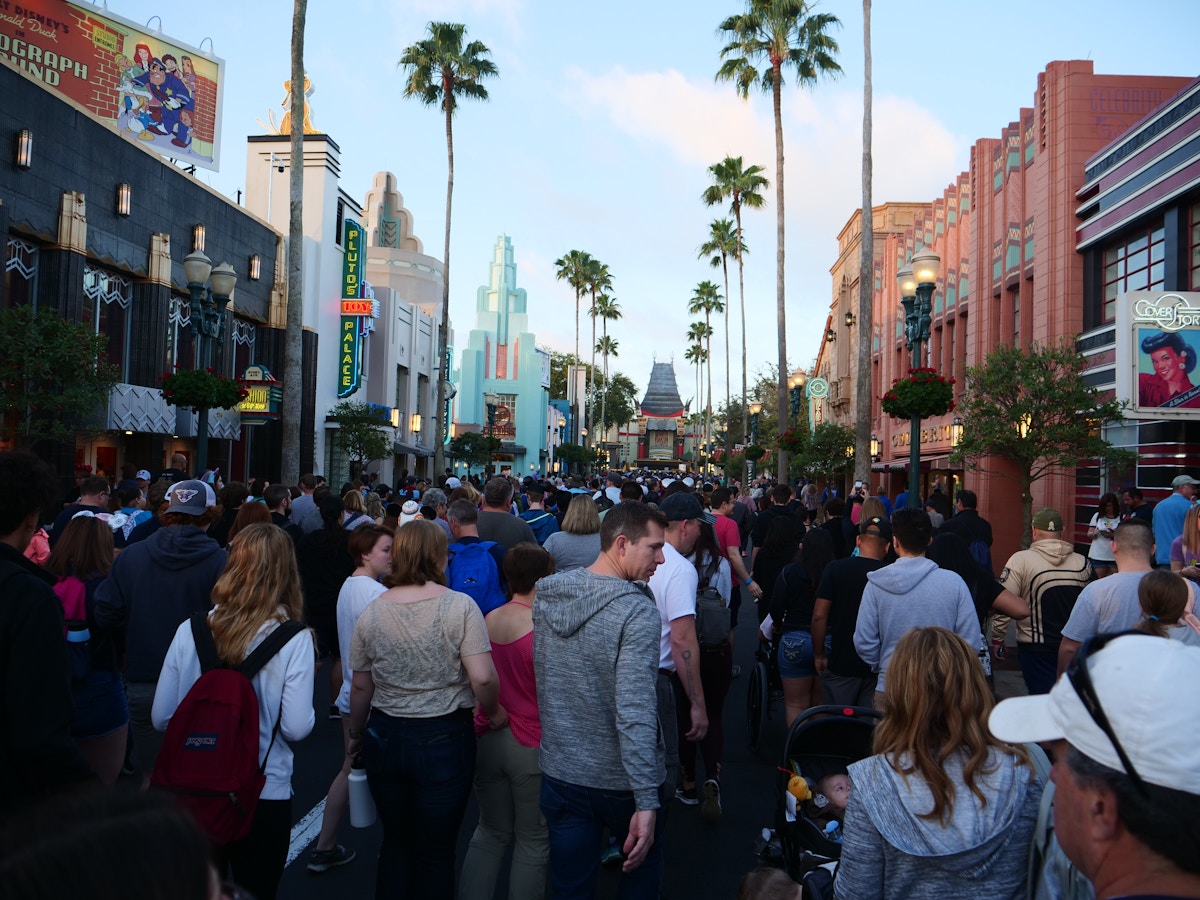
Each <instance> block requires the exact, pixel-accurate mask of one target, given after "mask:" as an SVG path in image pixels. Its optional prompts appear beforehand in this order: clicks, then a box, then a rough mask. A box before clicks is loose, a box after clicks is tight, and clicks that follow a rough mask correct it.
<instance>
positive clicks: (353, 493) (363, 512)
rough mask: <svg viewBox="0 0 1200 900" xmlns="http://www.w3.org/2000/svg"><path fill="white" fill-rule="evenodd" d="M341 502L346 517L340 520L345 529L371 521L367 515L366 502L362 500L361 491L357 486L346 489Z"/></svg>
mask: <svg viewBox="0 0 1200 900" xmlns="http://www.w3.org/2000/svg"><path fill="white" fill-rule="evenodd" d="M342 503H343V504H344V505H345V507H346V518H344V519H343V520H342V527H343V528H345V529H346V530H347V531H350V530H351V529H352V528H357V527H358V526H359V525H366V524H367V523H368V522H370V521H371V519H370V517H369V516H368V515H367V504H366V502H364V500H363V495H362V491H360V490H359V489H358V488H355V489H354V490H350V491H346V493H345V494H343V495H342Z"/></svg>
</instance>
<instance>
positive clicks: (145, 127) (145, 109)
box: [121, 95, 154, 141]
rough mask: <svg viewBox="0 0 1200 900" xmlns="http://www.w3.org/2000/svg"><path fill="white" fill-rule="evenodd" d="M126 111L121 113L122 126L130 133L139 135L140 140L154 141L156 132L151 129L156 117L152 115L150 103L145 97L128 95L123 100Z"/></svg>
mask: <svg viewBox="0 0 1200 900" xmlns="http://www.w3.org/2000/svg"><path fill="white" fill-rule="evenodd" d="M122 102H123V104H124V107H125V111H124V112H123V113H122V114H121V122H122V126H123V127H124V129H125V130H126V131H128V132H129V133H130V134H133V135H137V139H138V140H139V141H152V140H154V134H153V133H152V132H151V131H150V129H151V128H152V127H153V126H154V119H152V118H151V117H150V108H149V106H150V105H149V103H148V102H147V100H146V98H145V97H135V96H132V95H126V96H125V97H124V98H123V100H122Z"/></svg>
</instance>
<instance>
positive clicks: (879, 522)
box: [858, 516, 892, 541]
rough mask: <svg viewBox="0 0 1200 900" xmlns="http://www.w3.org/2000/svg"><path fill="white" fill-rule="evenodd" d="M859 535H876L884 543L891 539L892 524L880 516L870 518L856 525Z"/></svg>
mask: <svg viewBox="0 0 1200 900" xmlns="http://www.w3.org/2000/svg"><path fill="white" fill-rule="evenodd" d="M858 533H859V534H877V535H879V536H880V537H881V538H883V539H884V540H885V541H890V540H891V539H892V523H891V522H889V521H888V520H887V519H885V518H883V517H882V516H871V518H869V519H863V520H862V521H861V522H859V523H858Z"/></svg>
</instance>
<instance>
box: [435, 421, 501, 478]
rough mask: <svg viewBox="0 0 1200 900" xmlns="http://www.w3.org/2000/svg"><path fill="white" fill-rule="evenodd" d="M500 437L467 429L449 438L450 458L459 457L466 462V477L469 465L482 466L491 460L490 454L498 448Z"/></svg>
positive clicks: (468, 475)
mask: <svg viewBox="0 0 1200 900" xmlns="http://www.w3.org/2000/svg"><path fill="white" fill-rule="evenodd" d="M500 446H501V442H500V438H498V437H493V436H492V435H490V434H482V433H480V432H478V431H468V432H465V433H463V434H460V435H458V436H457V437H454V438H451V439H450V444H449V447H448V449H449V452H450V456H451V458H452V459H461V460H462V461H463V462H465V463H466V464H467V477H468V478H470V477H471V467H472V466H479V467H480V468H484V467H485V466H487V464H488V463H490V462H491V461H492V454H493V453H495V452H496V451H497V450H499V449H500Z"/></svg>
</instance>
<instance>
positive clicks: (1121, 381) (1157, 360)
mask: <svg viewBox="0 0 1200 900" xmlns="http://www.w3.org/2000/svg"><path fill="white" fill-rule="evenodd" d="M1198 354H1200V293H1178V292H1162V291H1129V292H1128V293H1126V294H1124V295H1122V296H1121V297H1119V298H1118V300H1117V397H1118V399H1121V400H1126V401H1128V403H1129V406H1130V412H1131V413H1133V414H1135V415H1136V417H1138V418H1143V419H1145V418H1156V419H1185V418H1195V417H1197V416H1200V368H1198V367H1197V359H1198Z"/></svg>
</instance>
